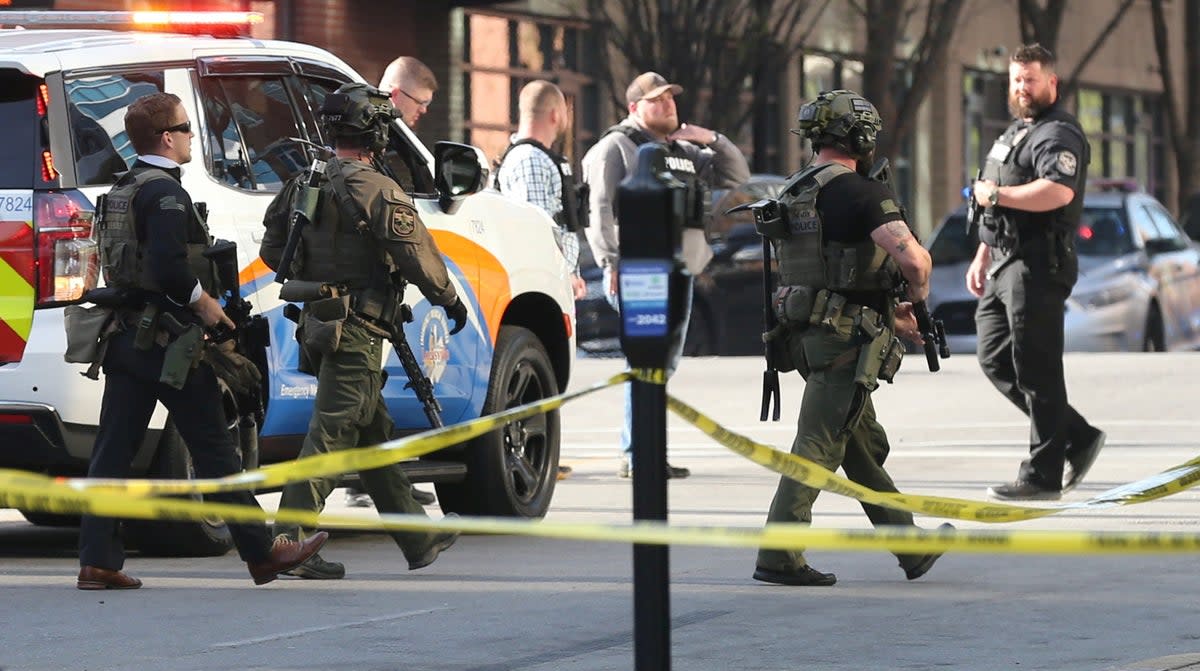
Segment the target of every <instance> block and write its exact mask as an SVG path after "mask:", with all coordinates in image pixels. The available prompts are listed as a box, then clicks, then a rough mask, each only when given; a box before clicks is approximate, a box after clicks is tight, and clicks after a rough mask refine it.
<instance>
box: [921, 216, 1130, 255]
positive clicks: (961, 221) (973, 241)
mask: <svg viewBox="0 0 1200 671" xmlns="http://www.w3.org/2000/svg"><path fill="white" fill-rule="evenodd" d="M1075 246H1076V249H1078V250H1079V253H1080V254H1081V255H1083V256H1121V255H1123V254H1128V253H1130V252H1132V251H1134V247H1133V238H1132V236H1130V235H1129V226H1128V224H1127V223H1126V219H1125V211H1124V210H1123V209H1121V208H1118V207H1088V208H1084V210H1083V214H1082V216H1081V217H1080V219H1079V230H1078V231H1077V232H1076V235H1075ZM977 247H979V236H978V235H976V232H975V230H974V229H973V228H972V230H971V231H970V232H968V231H967V218H966V216H965V215H963V214H953V215H951V216H950V217H949V218H947V219H946V222H945V223H944V224H943V225H942V227H941V228H940V229H938V231H937V234H936V235H934V237H933V240H932V241H930V245H929V256H930V257H932V258H933V265H935V266H939V265H949V264H954V263H968V262H970V261H971V259H972V258H974V256H975V249H976V248H977Z"/></svg>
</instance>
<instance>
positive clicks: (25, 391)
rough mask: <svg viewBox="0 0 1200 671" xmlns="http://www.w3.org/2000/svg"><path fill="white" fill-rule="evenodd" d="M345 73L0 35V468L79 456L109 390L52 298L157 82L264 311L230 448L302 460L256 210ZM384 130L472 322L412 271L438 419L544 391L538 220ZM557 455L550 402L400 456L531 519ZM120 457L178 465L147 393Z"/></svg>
mask: <svg viewBox="0 0 1200 671" xmlns="http://www.w3.org/2000/svg"><path fill="white" fill-rule="evenodd" d="M352 81H363V79H362V78H361V77H360V76H359V75H358V74H357V73H355V72H354V70H352V69H351V68H350V67H349V66H348V65H346V64H345V63H343V62H342V61H341V60H339V59H338V58H337V57H335V56H333V55H332V54H330V53H329V52H327V51H323V50H321V49H317V48H314V47H311V46H307V45H302V44H293V43H287V42H279V41H262V40H254V39H247V38H238V39H224V38H213V37H199V36H189V35H169V34H150V33H138V32H120V31H104V30H73V29H71V30H44V29H30V30H0V137H2V138H3V144H4V146H5V150H4V152H2V153H0V467H3V468H19V469H25V470H30V471H36V472H40V473H46V474H51V475H79V474H83V473H85V472H86V468H87V462H88V455H89V454H90V452H91V448H92V442H93V439H94V437H95V432H96V424H97V421H98V416H99V408H100V397H101V392H102V388H103V385H102V383H101V382H96V381H92V380H89V379H87V378H85V377H83V376H82V375H80V373H81V371H82V370H83V366H80V365H73V364H67V363H64V361H63V350H64V347H65V336H64V331H63V309H62V306H63V305H64V304H65V303H67V302H70V301H72V300H76V299H78V297H79V296H80V295H81V294H82V292H83V291H84V290H86V289H87V288H89V287H91V286H94V285H95V283H96V274H97V258H96V246H95V242H94V237H93V231H92V221H93V215H94V203H95V202H96V198H97V196H99V195H100V194H103V193H105V192H106V191H107V190H108V189H109V188H110V186H111V185H112V183H113V181H114V175H115V174H116V173H118V172H119V171H122V170H125V169H126V167H127V166H128V165H129V164H130V163H131V162H132V160H133V158H134V151H133V149H132V147H131V146H130V143H129V139H128V138H127V137H126V135H125V132H124V129H123V117H124V113H125V109H126V107H127V106H128V105H129V104H130V103H131V102H132V101H133V100H135V99H137V98H138V97H140V96H142V95H145V94H148V93H152V92H156V91H166V92H170V93H175V94H177V95H178V96H179V97H180V98H181V99H182V101H183V105H184V107H185V108H186V109H187V112H188V116H189V118H191V119H192V120H193V123H194V128H195V130H196V134H195V139H194V142H195V146H194V147H193V157H194V158H193V161H192V163H190V164H189V165H187V166H185V168H184V173H183V183H184V186H185V187H186V188H187V190H188V191H189V192H190V193H191V195H192V197H193V199H194V200H195V201H197V202H205V203H207V205H208V210H209V220H208V221H209V226H210V228H211V229H212V233H213V235H214V236H215V237H217V238H223V239H227V240H233V241H236V242H237V244H238V250H239V251H238V254H239V267H240V279H241V285H242V286H241V293H242V296H243V297H244V298H245V299H247V300H248V301H250V302H251V303H252V305H253V306H254V309H255V310H256V311H257V312H258V313H260V314H262V315H264V316H265V317H266V318H267V320H268V324H269V329H268V330H269V334H270V342H269V344H268V345H267V346H265V347H263V348H262V349H261V351H258V352H253V353H251V357H252V358H253V359H254V360H255V361H256V362H258V364H259V365H260V367H261V368H262V369H263V370H262V372H263V397H264V402H265V412H263V413H262V414H261V417H262V421H261V425H260V426H257V427H256V426H254V424H253V423H247V422H246V421H245V420H244V419H243V421H242V422H240V423H239V422H238V421H237V419H236V418H237V417H239V416H245V415H246V414H247V413H245V412H244V409H239V408H237V407H236V403H237V399H236V397H234V396H233V395H232V394H230V395H228V397H227V398H226V404H227V406H229V407H227V413H226V414H227V416H228V417H229V418H230V429H231V430H232V431H240V432H241V434H242V435H241V436H240V440H241V442H242V444H243V446H245V447H246V449H244V452H248V451H249V450H250V449H253V445H254V440H253V439H254V438H255V436H257V439H258V440H257V454H258V456H259V460H260V461H261V462H262V463H272V462H278V461H282V460H287V459H291V458H294V457H295V456H296V454H297V453H298V451H299V447H300V444H301V440H302V438H303V434H304V432H305V430H306V428H307V425H308V420H309V416H310V414H311V412H312V407H313V399H314V395H315V392H316V380H315V378H313V377H310V376H308V375H304V374H302V373H300V372H298V371H297V370H296V364H297V347H296V343H295V340H294V337H293V328H294V325H293V324H292V322H290V321H288V320H287V319H285V318H283V316H282V313H283V307H284V305H285V304H284V303H283V302H281V301H280V299H279V285H278V284H276V283H275V282H273V277H274V274H273V273H272V272H271V271H270V270H269V269H268V268H266V266H265V265H264V264H263V263H262V261H261V260H260V259H258V258H257V252H258V246H259V242H260V241H261V237H262V231H263V227H262V216H263V211H264V210H265V209H266V207H267V204H268V203H269V202H270V201H271V198H272V196H273V195H274V194H275V193H276V192H277V191H278V190H279V188H280V187H281V186H282V184H283V183H284V182H285V181H286V180H288V179H289V178H291V177H292V176H294V175H296V174H297V173H298V172H299V171H301V170H303V169H304V167H305V166H306V164H307V163H308V162H309V160H310V159H309V156H308V154H307V153H306V150H305V145H304V144H303V143H301V142H298V141H297V140H296V139H294V138H298V139H299V140H305V141H308V142H313V143H318V144H321V143H323V138H322V137H321V131H320V129H319V125H318V124H317V121H316V119H315V117H314V113H313V110H314V109H318V108H319V107H320V103H321V101H322V99H323V98H324V96H325V95H326V94H327V93H329V92H330V91H333V90H334V89H336V88H337V87H338V86H340V85H341V84H343V83H346V82H352ZM396 131H397V132H395V133H393V144H392V147H391V149H392V150H393V151H394V152H396V158H398V159H399V160H401V161H402V162H403V163H404V164H405V165H406V166H407V167H408V168H409V172H411V180H412V190H413V195H414V198H415V200H416V205H417V208H418V211H419V212H420V215H421V217H422V219H423V220H424V222H425V224H426V225H427V226H428V227H429V228H430V230H431V231H432V233H433V236H434V238H435V239H436V240H437V243H438V245H439V247H440V248H441V249H442V251H443V253H444V254H445V255H446V261H447V264H448V266H449V268H450V270H451V275H452V278H453V281H454V283H455V286H456V288H457V289H458V292H459V294H460V295H461V296H462V297H463V299H464V301H465V302H466V303H467V305H468V309H469V312H470V322H469V324H468V327H467V328H466V329H465V330H464V331H463V332H462V333H459V334H457V335H455V336H454V337H452V338H451V337H448V328H447V322H446V318H445V314H444V312H443V311H442V310H441V309H440V308H439V309H431V306H430V305H429V303H428V302H427V301H425V300H424V298H423V297H422V296H421V295H420V293H419V292H418V291H416V289H415V288H413V289H410V291H409V292H408V294H407V296H406V297H407V299H408V302H409V304H410V305H411V306H412V308H413V312H414V319H413V321H412V322H411V323H409V324H408V326H407V328H406V334H407V337H408V340H409V342H410V343H411V344H412V348H413V350H414V352H415V354H416V358H417V360H418V361H419V362H421V364H422V368H423V369H424V372H425V374H426V375H427V376H428V377H429V378H430V379H431V380H432V381H433V383H434V391H435V393H436V396H437V398H438V400H439V401H440V403H441V407H442V418H443V420H444V421H445V423H446V424H453V423H456V422H461V421H465V420H471V419H475V418H477V417H479V416H481V415H486V414H490V413H493V412H496V411H498V410H503V409H505V408H508V407H513V406H516V405H519V404H523V403H526V402H529V401H534V400H538V399H540V398H544V397H547V396H551V395H553V394H556V393H558V391H559V390H561V389H564V388H565V387H566V385H567V381H568V378H569V375H570V369H571V361H572V360H573V359H574V354H575V351H574V350H575V340H574V333H573V331H574V321H575V311H574V302H573V300H572V296H571V293H570V291H569V285H568V280H567V277H566V276H565V275H564V273H563V262H562V257H561V253H560V252H559V250H558V247H557V245H556V244H555V242H554V238H553V232H552V227H553V223H552V222H551V221H550V219H549V218H548V217H545V216H544V215H541V214H539V213H538V212H536V211H535V210H534V209H533V208H528V207H522V206H520V205H518V204H516V203H513V202H511V201H508V200H506V199H505V198H503V197H501V196H500V195H498V194H497V193H496V192H494V191H488V192H482V193H473V192H475V191H478V190H479V188H480V186H481V185H482V184H483V182H484V179H483V178H484V176H485V175H484V174H481V173H486V167H485V166H484V165H482V164H481V162H480V161H479V159H478V158H477V156H476V155H475V153H473V152H470V151H466V152H464V151H461V149H460V150H458V151H448V152H436V153H438V157H437V158H436V159H435V157H434V155H432V154H431V153H430V152H429V151H427V150H426V148H425V147H424V146H422V144H421V143H420V142H419V141H418V140H417V139H416V137H415V136H414V135H413V134H412V133H411V132H410V131H409V130H408V128H407V127H405V126H404V125H403V124H402V123H397V128H396ZM460 147H461V146H460ZM431 165H432V166H433V169H431V167H430V166H431ZM435 175H437V176H438V178H437V179H435ZM464 179H465V180H466V185H465V186H464V183H463V180H464ZM449 182H458V184H451V183H449ZM472 184H474V186H472ZM464 194H465V195H466V196H469V197H464ZM386 367H387V370H388V373H389V378H388V383H387V386H386V388H385V390H384V394H385V396H386V398H387V402H388V407H389V409H390V411H391V414H392V417H393V418H394V419H395V422H396V426H397V429H398V430H399V431H402V432H410V433H411V432H416V431H420V430H423V429H426V428H428V427H429V423H428V420H427V418H426V416H425V414H424V412H423V409H422V406H421V404H420V403H419V402H418V401H417V399H416V397H415V396H414V394H413V393H412V391H411V390H410V389H407V388H406V387H405V383H406V381H407V378H406V376H405V374H404V371H403V369H402V368H401V366H400V364H399V361H398V360H397V358H396V357H395V355H394V353H393V354H389V357H388V360H387V362H386ZM239 424H240V426H239ZM558 452H559V419H558V415H557V414H556V413H550V414H547V415H542V416H538V417H535V418H533V419H530V420H527V421H524V422H519V423H513V424H510V425H508V426H507V427H504V428H503V429H500V430H497V431H495V432H493V433H491V434H489V435H486V436H484V437H482V438H480V439H477V440H475V441H472V442H470V443H466V444H461V445H456V446H451V447H448V448H446V449H444V450H442V451H439V452H437V453H435V454H433V455H430V457H429V458H428V459H424V460H420V461H412V462H406V463H405V467H406V469H407V471H408V473H409V475H410V477H411V478H412V479H413V480H414V481H432V482H434V483H435V485H436V488H437V492H438V498H439V500H440V503H441V506H442V508H443V509H444V510H446V511H447V512H450V511H455V512H461V513H476V514H490V515H515V516H526V517H536V516H541V515H542V514H544V513H545V511H546V509H547V507H548V506H549V504H550V499H551V496H552V494H553V491H554V485H555V479H556V478H555V476H556V472H557V465H558ZM134 465H135V472H136V473H138V474H139V475H149V476H154V477H188V475H189V473H190V464H189V459H188V457H187V454H186V450H184V449H183V447H182V444H181V441H180V440H179V437H178V435H177V433H176V432H175V431H174V430H173V429H172V428H171V424H170V422H169V418H168V417H167V416H166V413H165V411H164V410H163V409H162V408H161V407H160V408H159V409H158V411H157V412H156V414H155V416H154V419H153V422H152V425H151V431H150V432H149V435H147V436H146V438H145V440H144V443H143V445H141V446H140V449H139V450H138V452H137V457H136V460H135V464H134ZM25 516H26V517H27V518H28V519H29V520H30V521H32V522H34V523H48V524H53V523H64V522H70V520H65V519H62V518H57V517H54V516H51V515H46V514H39V513H35V512H28V513H26V514H25ZM126 530H127V533H128V534H129V535H130V536H131V539H130V540H131V541H132V542H134V543H135V544H137V545H140V547H141V548H142V550H143V551H145V552H150V553H159V554H217V553H223V552H225V551H226V550H227V549H228V548H229V547H230V542H229V536H228V533H227V531H226V530H225V529H224V526H223V525H222V524H221V523H220V522H219V521H214V522H211V523H207V524H199V525H197V524H179V523H136V524H134V523H130V524H128V525H127V529H126Z"/></svg>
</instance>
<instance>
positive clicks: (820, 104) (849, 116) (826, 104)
mask: <svg viewBox="0 0 1200 671" xmlns="http://www.w3.org/2000/svg"><path fill="white" fill-rule="evenodd" d="M797 122H798V124H799V128H794V129H792V132H793V133H795V134H797V135H800V136H803V137H806V138H808V139H809V140H811V141H812V143H813V148H814V149H820V148H821V147H825V146H833V147H837V148H839V149H841V150H843V151H845V152H846V153H847V154H849V155H850V156H853V157H854V158H857V159H864V158H867V157H868V156H870V155H871V152H872V151H874V150H875V138H876V136H877V135H879V131H880V130H882V129H883V119H881V118H880V116H879V112H878V111H877V110H876V109H875V106H874V105H872V104H871V102H870V101H869V100H867V99H866V98H864V97H862V96H860V95H859V94H857V93H855V92H854V91H850V90H847V89H838V90H836V91H823V92H821V93H820V94H819V95H818V96H817V97H816V99H814V100H813V101H812V102H809V103H806V104H804V105H803V106H801V107H800V114H799V117H798V118H797Z"/></svg>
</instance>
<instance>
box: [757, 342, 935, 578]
mask: <svg viewBox="0 0 1200 671" xmlns="http://www.w3.org/2000/svg"><path fill="white" fill-rule="evenodd" d="M787 346H788V348H789V350H790V352H791V355H792V357H793V360H794V361H796V362H797V364H799V369H800V371H801V374H803V375H804V377H805V386H804V399H803V400H802V402H801V405H800V417H799V419H798V421H797V431H796V438H795V440H794V441H793V442H792V454H795V455H797V456H801V457H804V458H806V459H810V460H812V461H814V462H816V463H818V464H820V465H822V466H824V467H825V468H828V469H829V470H831V471H834V470H837V469H838V467H841V468H842V469H843V470H844V471H845V473H846V477H848V478H850V479H851V480H853V481H854V482H857V483H858V484H860V485H863V486H866V487H870V488H871V489H874V490H876V491H883V492H894V491H896V485H895V484H893V483H892V478H891V476H889V475H888V473H887V471H886V470H884V468H883V462H884V461H885V460H886V459H887V456H888V450H889V449H890V448H889V446H888V439H887V433H886V432H885V431H884V430H883V426H881V425H880V424H879V421H878V420H877V419H876V418H875V406H874V404H873V403H872V402H871V392H869V391H868V390H867V389H866V388H865V387H864V386H862V385H861V384H856V383H855V382H854V374H855V363H856V360H857V356H856V355H852V354H848V352H857V351H858V349H859V345H856V344H852V343H851V341H850V338H849V336H846V335H839V334H837V333H834V332H832V331H831V330H827V329H824V328H810V329H808V330H806V331H804V332H803V333H795V332H793V333H789V334H788V335H787ZM819 493H820V490H819V489H814V488H812V487H808V486H806V485H802V484H800V483H798V482H796V481H794V480H791V479H789V478H786V477H785V478H781V479H780V481H779V488H778V489H777V490H776V492H775V499H774V500H773V501H772V502H771V510H770V512H769V513H768V514H767V522H800V523H806V524H807V523H809V522H811V521H812V505H813V502H814V501H815V500H816V499H817V494H819ZM862 507H863V510H864V511H865V512H866V513H867V517H868V518H870V520H871V523H872V524H874V525H875V526H880V525H907V526H912V524H913V517H912V514H911V513H907V512H902V511H899V510H892V509H890V508H883V507H880V506H874V505H868V504H865V503H864V504H863V506H862ZM896 556H897V557H898V558H899V559H900V565H901V566H902V567H904V568H908V567H910V566H912V565H914V564H916V563H917V562H918V561H919V555H896ZM806 563H807V562H806V561H805V559H804V552H803V550H801V549H794V550H773V549H766V548H762V549H760V550H759V551H758V566H760V567H762V568H766V569H771V570H774V571H784V572H790V571H795V570H796V569H798V568H800V567H803V566H804V565H805V564H806Z"/></svg>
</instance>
